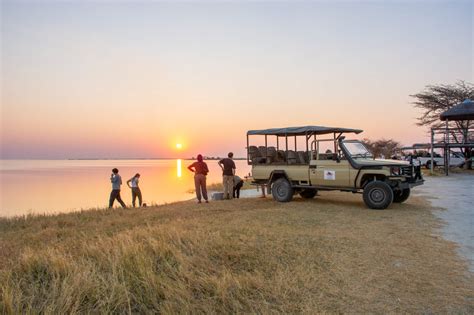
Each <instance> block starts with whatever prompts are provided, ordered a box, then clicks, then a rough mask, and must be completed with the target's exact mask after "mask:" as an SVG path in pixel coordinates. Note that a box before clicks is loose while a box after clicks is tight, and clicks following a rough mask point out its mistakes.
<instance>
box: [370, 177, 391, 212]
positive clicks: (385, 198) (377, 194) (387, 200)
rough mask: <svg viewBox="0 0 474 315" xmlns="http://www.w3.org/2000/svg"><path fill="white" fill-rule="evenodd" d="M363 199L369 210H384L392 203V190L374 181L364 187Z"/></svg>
mask: <svg viewBox="0 0 474 315" xmlns="http://www.w3.org/2000/svg"><path fill="white" fill-rule="evenodd" d="M363 198H364V202H365V204H366V205H367V207H369V208H370V209H386V208H387V207H388V206H390V204H391V203H392V201H393V190H392V188H391V187H390V185H389V184H387V183H385V182H382V181H379V180H376V181H373V182H370V183H368V184H367V185H366V186H365V188H364V193H363Z"/></svg>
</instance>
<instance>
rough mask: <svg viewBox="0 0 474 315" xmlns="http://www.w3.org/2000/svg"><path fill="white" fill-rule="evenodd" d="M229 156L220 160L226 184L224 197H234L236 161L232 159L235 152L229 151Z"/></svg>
mask: <svg viewBox="0 0 474 315" xmlns="http://www.w3.org/2000/svg"><path fill="white" fill-rule="evenodd" d="M227 156H228V157H227V158H225V159H222V160H220V161H219V163H218V164H219V166H220V167H221V169H222V182H223V185H224V199H232V192H233V190H234V175H235V163H234V160H232V157H233V156H234V153H232V152H229V154H227Z"/></svg>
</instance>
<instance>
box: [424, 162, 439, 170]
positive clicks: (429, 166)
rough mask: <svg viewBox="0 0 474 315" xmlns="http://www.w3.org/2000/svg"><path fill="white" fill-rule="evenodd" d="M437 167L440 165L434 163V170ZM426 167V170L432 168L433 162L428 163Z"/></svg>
mask: <svg viewBox="0 0 474 315" xmlns="http://www.w3.org/2000/svg"><path fill="white" fill-rule="evenodd" d="M437 166H438V164H437V163H436V161H434V163H433V168H435V167H437ZM425 167H426V169H430V168H431V161H428V162H426V164H425Z"/></svg>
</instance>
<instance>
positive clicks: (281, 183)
mask: <svg viewBox="0 0 474 315" xmlns="http://www.w3.org/2000/svg"><path fill="white" fill-rule="evenodd" d="M293 194H294V190H293V187H291V185H290V183H289V182H288V181H287V180H286V178H279V179H277V180H276V181H275V182H273V185H272V195H273V199H275V200H276V201H279V202H289V201H291V199H293Z"/></svg>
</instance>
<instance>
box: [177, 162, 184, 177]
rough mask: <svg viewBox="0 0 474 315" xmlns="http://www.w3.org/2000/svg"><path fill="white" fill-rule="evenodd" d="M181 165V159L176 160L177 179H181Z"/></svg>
mask: <svg viewBox="0 0 474 315" xmlns="http://www.w3.org/2000/svg"><path fill="white" fill-rule="evenodd" d="M181 164H182V161H181V159H177V160H176V175H177V176H178V177H181V176H182V175H183V174H182V170H181Z"/></svg>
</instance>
